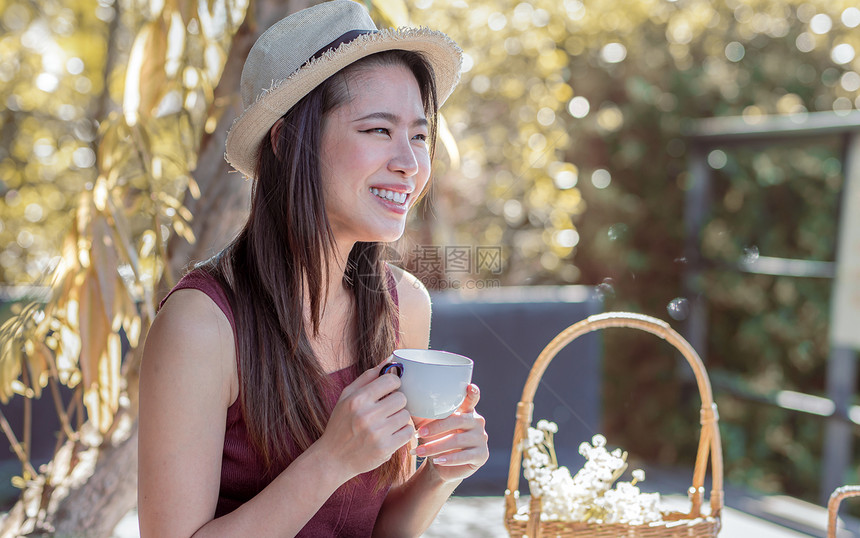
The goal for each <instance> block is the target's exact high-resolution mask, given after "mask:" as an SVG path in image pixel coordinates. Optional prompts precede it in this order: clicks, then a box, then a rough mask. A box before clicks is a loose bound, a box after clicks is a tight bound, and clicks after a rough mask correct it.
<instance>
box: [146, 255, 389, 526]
mask: <svg viewBox="0 0 860 538" xmlns="http://www.w3.org/2000/svg"><path fill="white" fill-rule="evenodd" d="M386 273H387V277H388V288H389V291H390V292H391V297H392V299H393V300H394V305H395V307H397V304H398V301H397V288H396V282H395V280H394V276H393V275H392V274H391V270H390V269H389V270H387V271H386ZM182 289H195V290H199V291H202V292H203V293H205V294H206V295H207V296H209V298H210V299H212V301H214V302H215V304H217V305H218V307H219V308H221V311H222V312H224V315H225V316H227V319H228V320H229V321H230V326H231V327H232V328H233V338H234V341H235V339H236V322H235V318H234V317H233V310H232V308H231V307H230V303H229V301H228V299H227V295H226V293H224V290H223V289H222V288H221V286H220V285H219V284H218V282H217V281H216V280H215V278H214V277H212V276H211V275H209V274H207V273H206V272H205V271H203V270H193V271H191V272H189V273H188V274H186V275H185V276H184V277H182V279H181V280H180V281H179V282H178V283H177V284H176V286H175V287H174V288H173V289H172V290H171V291H170V293H168V294H167V296H166V297H165V298H164V299H162V301H161V304H162V305H163V304H164V302H165V301H167V298H168V297H170V295H171V294H173V292H175V291H177V290H182ZM394 325H395V334H399V330H398V325H399V323H398V319H397V317H395V318H394ZM237 361H238V356H237ZM355 377H356V376H355V373H354V372H353V371H352V368H351V367H347V368H344V369H342V370H338V371H336V372H333V373H331V374H329V379H330V381H331V384H330V385H329V388H328V390H327V391H326V393H325V398H326V399H327V401H328V404H329V408H330V409H331V408H334V404H335V403H337V400H338V398H339V397H340V393H341V392H343V389H344V388H346V386H347V385H349V384H350V383H352V382H353V381H354V380H355ZM240 390H241V389H240ZM240 401H241V397H240V398H236V401H235V402H233V404H232V405H230V407H229V408H228V409H227V424H226V429H225V432H224V452H223V454H222V457H221V487H220V490H219V492H218V505H217V507H216V509H215V517H216V518H217V517H220V516H223V515H225V514H228V513H230V512H232V511H233V510H235V509H236V508H238V507H239V506H240V505H242V504H244V503H245V502H247V501H249V500H251V498H252V497H254V496H255V495H257V493H259V492H261V491H262V490H263V489H264V488H265V487H266V486H268V485H269V483H270V482H271V481H272V480H274V479H275V477H277V476H278V475H279V474H280V473H281V471H282V470H283V469H284V468H285V467H284V468H279V469H274V470H273V472H271V473H267V472H266V468H265V465H264V464H263V462H262V461H261V460H260V458H259V457H258V456H257V454H256V452H255V450H254V447H253V445H252V444H251V441H250V439H249V437H248V429H247V426H246V424H245V419H244V417H243V416H242V406H241V403H240ZM375 485H376V477H375V476H374V472H373V471H370V472H367V473H364V474H361V475H359V476H357V477H356V478H355V479H353V480H352V481H350V482H348V483H347V484H344V485H342V486H341V487H340V488H338V489H337V490H336V491H335V492H334V493H333V494H332V496H331V497H329V498H328V500H327V501H326V502H325V503H324V504H323V505H322V507H320V509H319V510H318V511H317V513H316V514H314V516H313V517H312V518H311V519H310V521H308V523H307V524H306V525H305V526H304V528H302V530H301V531H299V533H298V534H297V535H296V536H297V537H301V538H329V537H334V536H350V537H352V536H370V535H371V534H372V533H373V526H374V524H375V522H376V516H377V515H378V514H379V509H380V507H381V506H382V501H383V500H385V495H386V494H387V492H388V487H385V488H384V489H383V490H382V491H380V492H377V493H374V491H373V490H374V486H375Z"/></svg>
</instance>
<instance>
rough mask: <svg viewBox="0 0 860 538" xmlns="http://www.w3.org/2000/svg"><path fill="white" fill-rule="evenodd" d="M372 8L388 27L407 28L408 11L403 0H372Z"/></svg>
mask: <svg viewBox="0 0 860 538" xmlns="http://www.w3.org/2000/svg"><path fill="white" fill-rule="evenodd" d="M373 7H374V8H376V11H377V12H378V13H379V14H380V15H381V16H382V18H383V19H385V21H386V22H387V23H388V24H389V25H390V26H409V9H408V8H407V7H406V2H404V1H403V0H373Z"/></svg>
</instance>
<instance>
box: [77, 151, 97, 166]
mask: <svg viewBox="0 0 860 538" xmlns="http://www.w3.org/2000/svg"><path fill="white" fill-rule="evenodd" d="M72 162H74V163H75V166H77V167H78V168H89V167H91V166H92V165H94V164H95V163H96V154H95V152H94V151H93V150H91V149H90V148H86V147H84V148H78V149H76V150H75V152H74V153H73V154H72Z"/></svg>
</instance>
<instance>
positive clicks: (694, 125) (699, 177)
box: [684, 111, 860, 504]
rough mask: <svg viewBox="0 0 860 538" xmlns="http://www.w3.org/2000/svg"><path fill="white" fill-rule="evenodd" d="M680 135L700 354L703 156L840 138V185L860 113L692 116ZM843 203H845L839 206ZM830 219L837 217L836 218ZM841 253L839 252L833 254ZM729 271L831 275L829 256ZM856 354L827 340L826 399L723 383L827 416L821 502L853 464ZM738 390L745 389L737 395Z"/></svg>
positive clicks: (707, 184) (705, 193)
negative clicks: (826, 259) (686, 151)
mask: <svg viewBox="0 0 860 538" xmlns="http://www.w3.org/2000/svg"><path fill="white" fill-rule="evenodd" d="M685 134H686V140H687V142H688V143H689V145H690V152H689V157H688V166H689V170H688V171H689V174H690V184H689V188H688V189H687V191H686V199H685V217H684V219H685V234H686V238H685V256H686V258H687V261H688V264H687V269H686V274H685V276H684V287H685V293H686V296H687V297H688V298H689V302H690V315H689V317H688V319H687V327H686V333H687V334H686V335H685V336H686V337H687V339H688V340H689V341H690V343H691V344H692V345H693V347H695V348H696V350H698V351H699V353H700V355H701V356H702V358H703V360H706V359H707V358H706V356H705V352H706V349H707V346H706V343H707V331H708V329H707V325H708V312H707V304H706V300H705V299H704V298H703V297H701V295H700V293H699V292H700V291H701V289H700V288H701V279H702V275H703V272H704V270H705V268H706V265H707V263H708V262H707V261H706V260H705V259H704V258H703V256H702V254H701V251H700V238H701V234H702V231H703V229H704V226H705V223H706V219H707V217H708V214H709V213H710V208H711V203H712V201H711V188H712V182H713V176H712V170H711V168H710V166H709V165H708V163H707V157H708V154H709V152H710V151H711V150H713V149H717V148H720V149H731V148H737V147H741V146H742V147H749V146H752V145H757V146H773V145H779V144H785V143H789V142H792V143H793V142H797V141H800V140H812V141H822V140H823V139H826V138H828V137H830V138H832V137H839V138H840V139H841V140H842V142H843V152H842V170H843V172H844V177H845V178H846V184H847V183H848V182H849V181H851V180H852V179H853V181H860V111H851V112H850V113H848V114H843V115H839V114H836V113H831V112H815V113H807V114H802V115H801V114H797V115H788V116H759V117H757V118H755V120H754V121H751V120H749V119H746V118H743V117H723V118H708V119H702V120H696V121H693V122H691V123H690V124H689V125H688V128H687V130H686V133H685ZM844 210H845V209H844V208H843V211H844ZM835 218H839V217H838V216H836V217H835ZM837 256H839V253H837ZM735 270H738V271H741V272H746V273H756V274H768V275H777V276H787V277H795V278H826V279H833V278H834V277H835V274H836V263H835V262H822V261H811V260H797V259H787V258H773V257H758V258H757V259H756V260H754V261H749V262H741V263H739V264H737V265H736V266H735ZM856 378H857V356H856V351H855V350H854V349H851V348H848V347H840V346H838V345H831V351H830V357H829V359H828V362H827V386H826V391H827V395H826V397H821V396H815V395H810V394H802V393H797V392H791V391H781V392H780V393H776V394H773V395H756V394H753V393H750V392H749V391H740V392H739V391H738V390H736V388H737V387H734V388H733V387H732V383H728V384H725V385H724V386H723V387H722V388H724V389H726V391H727V392H728V393H732V394H734V395H735V396H739V397H742V398H745V399H752V400H757V401H761V402H762V403H768V404H771V405H776V406H779V407H781V408H783V409H785V410H788V411H796V412H801V413H805V414H808V415H811V416H818V417H824V418H825V419H826V420H827V424H826V429H825V439H824V455H823V461H822V476H821V483H820V498H821V500H822V502H823V503H824V504H826V503H827V498H828V497H829V495H830V492H832V491H833V490H834V489H835V488H836V487H838V486H840V485H842V484H843V483H844V477H845V473H846V470H847V469H848V468H849V466H850V464H851V454H852V445H853V440H854V439H853V437H854V431H855V427H856V426H857V425H860V407H858V406H854V405H852V403H853V399H854V394H855V391H856ZM741 392H743V394H741Z"/></svg>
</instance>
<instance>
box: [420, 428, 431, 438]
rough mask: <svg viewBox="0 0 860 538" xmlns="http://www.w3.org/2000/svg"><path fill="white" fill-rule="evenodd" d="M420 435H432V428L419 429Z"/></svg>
mask: <svg viewBox="0 0 860 538" xmlns="http://www.w3.org/2000/svg"><path fill="white" fill-rule="evenodd" d="M418 435H420V436H421V437H426V436H428V435H430V428H426V427H425V428H421V429H420V430H418Z"/></svg>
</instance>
